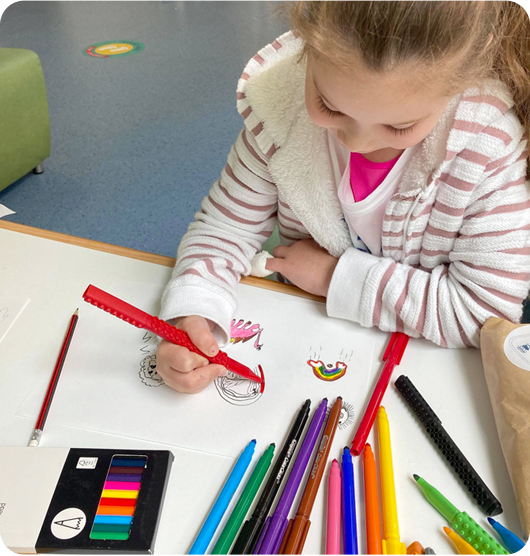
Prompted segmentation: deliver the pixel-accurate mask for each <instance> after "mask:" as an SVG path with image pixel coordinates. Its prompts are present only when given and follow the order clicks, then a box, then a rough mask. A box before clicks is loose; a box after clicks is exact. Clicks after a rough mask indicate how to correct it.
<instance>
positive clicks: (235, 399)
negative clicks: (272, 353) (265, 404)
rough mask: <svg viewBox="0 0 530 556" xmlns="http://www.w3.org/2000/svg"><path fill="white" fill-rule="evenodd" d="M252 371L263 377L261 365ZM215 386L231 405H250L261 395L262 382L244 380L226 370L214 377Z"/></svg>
mask: <svg viewBox="0 0 530 556" xmlns="http://www.w3.org/2000/svg"><path fill="white" fill-rule="evenodd" d="M253 371H254V372H255V373H256V374H257V375H258V376H261V378H263V379H264V378H265V376H264V374H263V370H262V368H261V366H260V367H259V368H257V369H253ZM214 384H215V387H216V388H217V391H218V392H219V395H220V396H221V398H223V400H225V401H227V402H228V403H231V404H232V405H251V404H253V403H256V402H257V401H258V400H259V399H260V398H261V396H262V395H263V390H264V384H258V383H257V382H253V381H252V380H246V379H243V378H241V377H240V376H238V375H236V374H234V373H232V372H231V371H228V372H227V373H226V375H225V376H220V377H218V378H216V379H215V382H214Z"/></svg>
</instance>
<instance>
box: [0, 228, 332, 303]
mask: <svg viewBox="0 0 530 556" xmlns="http://www.w3.org/2000/svg"><path fill="white" fill-rule="evenodd" d="M0 229H4V230H9V231H11V232H18V233H22V234H27V235H31V236H36V237H41V238H44V239H50V240H52V241H59V242H61V243H68V244H70V245H76V246H78V247H85V248H86V249H93V250H94V251H102V252H104V253H110V254H112V255H119V256H120V257H128V258H129V259H136V260H138V261H144V262H148V263H154V264H158V265H161V266H168V267H173V266H174V265H175V259H174V258H173V257H166V256H165V255H157V254H156V253H149V252H147V251H140V250H138V249H131V248H129V247H121V246H119V245H113V244H111V243H104V242H102V241H96V240H93V239H86V238H82V237H77V236H71V235H68V234H63V233H60V232H52V231H50V230H43V229H41V228H35V227H33V226H27V225H26V224H19V223H18V222H10V221H8V220H0ZM241 283H242V284H246V285H248V286H255V287H257V288H263V289H266V290H272V291H275V292H280V293H286V294H289V295H294V296H296V297H303V298H305V299H312V300H314V301H320V302H322V303H325V302H326V300H325V298H323V297H320V296H317V295H313V294H311V293H308V292H305V291H303V290H301V289H300V288H297V287H296V286H292V285H290V284H282V283H281V282H275V281H273V280H266V279H265V278H257V277H255V276H243V277H242V278H241Z"/></svg>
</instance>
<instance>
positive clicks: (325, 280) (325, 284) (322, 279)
mask: <svg viewBox="0 0 530 556" xmlns="http://www.w3.org/2000/svg"><path fill="white" fill-rule="evenodd" d="M272 254H273V255H274V258H273V259H267V263H266V265H265V268H267V269H268V270H272V271H273V272H279V273H280V274H283V275H284V276H285V277H286V278H287V279H288V280H290V281H291V282H292V283H293V284H296V285H297V286H298V287H299V288H301V289H303V290H305V291H306V292H309V293H313V294H315V295H321V296H323V297H326V296H327V295H328V289H329V284H330V282H331V277H332V276H333V272H334V271H335V267H336V266H337V263H338V261H339V259H337V258H335V257H333V256H332V255H330V254H329V253H328V252H327V251H326V250H325V249H324V248H322V247H320V245H318V243H317V242H316V241H315V240H314V239H302V240H300V241H297V242H295V243H293V244H292V245H290V246H289V247H286V246H284V245H279V246H278V247H275V248H274V251H273V252H272Z"/></svg>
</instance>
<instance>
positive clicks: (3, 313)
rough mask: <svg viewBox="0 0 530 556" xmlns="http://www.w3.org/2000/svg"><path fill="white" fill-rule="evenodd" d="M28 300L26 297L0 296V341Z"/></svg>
mask: <svg viewBox="0 0 530 556" xmlns="http://www.w3.org/2000/svg"><path fill="white" fill-rule="evenodd" d="M28 301H29V299H28V298H27V297H0V342H1V341H2V340H3V339H4V336H5V335H6V334H7V333H8V331H9V329H10V328H11V327H12V326H13V324H14V323H15V321H16V320H17V318H18V316H19V315H20V313H22V311H23V309H24V307H25V306H26V305H27V304H28Z"/></svg>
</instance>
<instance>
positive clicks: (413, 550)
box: [407, 541, 425, 554]
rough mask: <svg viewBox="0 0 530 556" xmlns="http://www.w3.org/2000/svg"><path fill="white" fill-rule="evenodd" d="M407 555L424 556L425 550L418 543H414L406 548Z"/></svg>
mask: <svg viewBox="0 0 530 556" xmlns="http://www.w3.org/2000/svg"><path fill="white" fill-rule="evenodd" d="M407 554H425V549H424V548H423V546H421V544H420V543H419V542H418V541H414V542H413V543H412V544H409V546H407Z"/></svg>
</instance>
